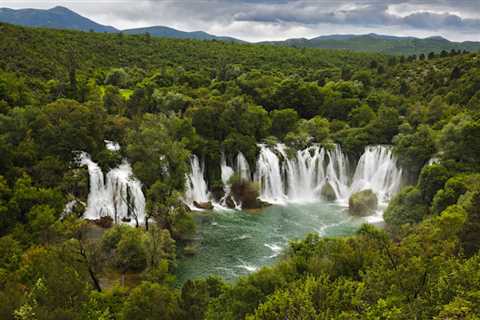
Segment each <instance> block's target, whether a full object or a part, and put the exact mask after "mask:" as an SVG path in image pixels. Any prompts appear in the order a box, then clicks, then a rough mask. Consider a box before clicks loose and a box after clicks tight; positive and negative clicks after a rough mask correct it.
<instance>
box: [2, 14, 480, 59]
mask: <svg viewBox="0 0 480 320" xmlns="http://www.w3.org/2000/svg"><path fill="white" fill-rule="evenodd" d="M0 22H6V23H10V24H18V25H24V26H31V27H46V28H53V29H75V30H81V31H96V32H119V31H120V30H117V29H115V28H114V27H111V26H105V25H101V24H98V23H96V22H94V21H92V20H90V19H88V18H85V17H83V16H81V15H79V14H77V13H76V12H74V11H72V10H70V9H68V8H65V7H60V6H57V7H54V8H52V9H48V10H41V9H19V10H14V9H8V8H0ZM122 32H124V33H126V34H132V35H135V34H146V33H149V34H150V35H152V36H155V37H162V38H175V39H196V40H219V41H226V42H244V41H242V40H239V39H235V38H232V37H221V36H216V35H212V34H209V33H206V32H203V31H194V32H187V31H181V30H176V29H173V28H169V27H165V26H153V27H146V28H136V29H127V30H122ZM259 44H269V45H282V46H290V47H297V48H324V49H343V50H352V51H364V52H378V53H387V54H403V55H410V54H420V53H425V54H427V53H429V52H432V51H433V52H437V53H438V52H440V51H442V50H447V51H450V50H452V49H455V50H467V51H479V50H480V42H471V41H467V42H451V41H449V40H447V39H445V38H443V37H440V36H434V37H428V38H424V39H420V38H415V37H396V36H389V35H379V34H375V33H370V34H364V35H355V34H333V35H326V36H319V37H315V38H312V39H306V38H296V39H287V40H284V41H265V42H259Z"/></svg>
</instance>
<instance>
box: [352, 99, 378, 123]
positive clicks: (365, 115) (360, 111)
mask: <svg viewBox="0 0 480 320" xmlns="http://www.w3.org/2000/svg"><path fill="white" fill-rule="evenodd" d="M348 117H349V119H350V123H351V125H352V126H353V127H365V126H366V125H368V124H369V123H370V122H371V121H373V120H374V119H375V117H376V114H375V112H374V111H373V110H372V108H370V107H369V106H368V105H367V104H362V105H361V106H360V107H357V108H355V109H353V110H352V111H350V114H349V115H348Z"/></svg>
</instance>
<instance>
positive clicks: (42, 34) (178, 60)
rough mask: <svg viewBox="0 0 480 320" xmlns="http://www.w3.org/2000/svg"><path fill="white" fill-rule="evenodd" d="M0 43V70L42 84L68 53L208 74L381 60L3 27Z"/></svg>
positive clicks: (57, 72) (61, 67) (91, 62)
mask: <svg viewBox="0 0 480 320" xmlns="http://www.w3.org/2000/svg"><path fill="white" fill-rule="evenodd" d="M0 37H1V38H2V41H1V42H0V54H1V55H2V56H3V57H4V58H3V59H2V60H0V68H4V69H6V70H9V71H16V72H25V73H28V74H32V75H35V76H40V77H44V78H52V77H64V76H66V68H67V65H68V53H69V52H74V53H75V55H76V56H77V57H79V59H78V67H79V69H80V70H88V69H89V68H90V69H91V68H93V67H97V68H98V67H102V68H109V67H113V66H125V67H134V66H137V67H140V68H143V69H147V70H151V69H153V68H160V67H162V66H169V65H174V66H182V67H183V68H186V69H188V70H192V69H193V70H195V69H196V70H198V69H202V70H205V71H210V70H211V69H218V68H221V67H222V66H226V65H229V64H241V65H242V66H243V68H246V69H254V68H258V69H261V70H264V71H281V72H284V73H294V72H303V71H301V70H304V69H318V68H328V67H331V66H340V67H342V66H345V67H349V68H354V67H359V66H362V65H364V64H367V63H368V61H369V58H368V57H375V58H376V59H380V61H386V59H387V58H386V57H385V56H383V55H379V54H373V55H372V54H366V53H356V54H351V53H348V52H340V51H330V50H317V49H307V50H298V49H295V48H288V47H276V46H257V45H252V44H237V43H226V42H219V41H213V42H212V41H198V40H189V39H183V40H178V39H168V38H155V37H151V38H149V37H146V36H145V35H132V36H130V35H124V34H104V33H83V32H78V31H68V30H53V29H41V28H27V27H19V26H13V25H7V24H0ZM45 38H48V39H49V45H48V46H45V45H44V39H45ZM19 39H21V40H22V41H19ZM80 57H81V59H80Z"/></svg>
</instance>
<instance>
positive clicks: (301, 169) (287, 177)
mask: <svg viewBox="0 0 480 320" xmlns="http://www.w3.org/2000/svg"><path fill="white" fill-rule="evenodd" d="M259 147H260V155H259V157H258V161H257V170H256V172H255V175H254V179H255V181H256V182H258V183H259V184H260V198H261V199H262V200H263V201H266V202H270V203H285V202H314V201H318V200H319V199H320V198H321V195H320V191H321V190H322V187H323V186H324V185H325V184H326V183H328V184H330V186H331V187H332V189H333V191H334V192H335V195H336V198H337V200H338V201H340V202H342V203H346V202H347V201H348V198H349V197H350V195H351V194H352V193H353V192H357V191H361V190H365V189H372V190H373V191H374V192H375V193H377V195H378V197H379V199H380V201H381V202H386V201H388V200H389V199H390V197H391V196H393V195H394V194H395V193H396V192H398V190H399V188H400V184H401V178H402V171H401V170H400V169H399V168H398V167H397V164H396V160H395V158H394V156H393V154H392V152H391V150H390V148H389V147H386V146H368V147H366V148H365V152H364V154H363V155H362V157H361V158H360V160H359V162H358V165H357V167H356V168H355V171H354V172H355V173H354V175H353V177H352V178H351V176H350V172H351V171H350V164H349V161H348V158H347V157H346V155H345V154H344V153H343V152H342V150H341V148H340V146H338V145H336V146H335V148H334V149H332V150H329V149H325V148H322V147H320V146H311V147H308V148H306V149H304V150H298V151H296V152H295V153H294V154H292V155H290V156H289V155H287V152H286V147H285V146H284V145H282V144H277V145H276V146H274V147H272V148H270V147H267V146H265V145H259Z"/></svg>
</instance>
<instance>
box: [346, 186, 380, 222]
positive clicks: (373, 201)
mask: <svg viewBox="0 0 480 320" xmlns="http://www.w3.org/2000/svg"><path fill="white" fill-rule="evenodd" d="M377 206H378V198H377V195H376V194H375V192H373V191H372V190H370V189H368V190H362V191H360V192H356V193H354V194H352V195H351V196H350V198H349V199H348V210H349V212H350V213H351V214H353V215H356V216H367V215H370V214H372V213H373V212H375V210H377Z"/></svg>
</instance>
